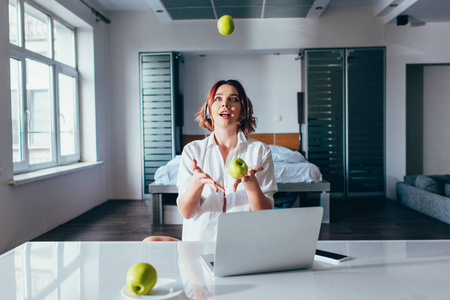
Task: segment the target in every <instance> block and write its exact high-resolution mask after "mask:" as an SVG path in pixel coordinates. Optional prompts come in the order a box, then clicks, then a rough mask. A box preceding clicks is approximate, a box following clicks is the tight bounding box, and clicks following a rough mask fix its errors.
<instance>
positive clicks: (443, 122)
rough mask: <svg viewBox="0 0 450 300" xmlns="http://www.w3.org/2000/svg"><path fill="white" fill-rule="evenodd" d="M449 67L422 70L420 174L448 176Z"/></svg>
mask: <svg viewBox="0 0 450 300" xmlns="http://www.w3.org/2000/svg"><path fill="white" fill-rule="evenodd" d="M449 83H450V66H425V67H424V91H423V92H424V96H423V99H424V100H423V102H424V103H423V106H424V110H423V171H424V174H449V173H450V130H449V129H450V84H449Z"/></svg>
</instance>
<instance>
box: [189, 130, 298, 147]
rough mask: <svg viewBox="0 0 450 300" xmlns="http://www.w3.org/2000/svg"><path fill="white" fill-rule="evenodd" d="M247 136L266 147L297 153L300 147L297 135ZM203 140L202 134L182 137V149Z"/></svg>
mask: <svg viewBox="0 0 450 300" xmlns="http://www.w3.org/2000/svg"><path fill="white" fill-rule="evenodd" d="M248 136H249V137H251V138H254V139H255V140H258V141H261V142H263V143H265V144H267V145H277V146H283V147H286V148H288V149H291V150H294V151H298V150H299V147H300V141H299V134H298V133H254V134H249V135H248ZM204 138H205V135H203V134H197V135H183V147H184V145H186V144H187V143H189V142H192V141H194V140H201V139H204Z"/></svg>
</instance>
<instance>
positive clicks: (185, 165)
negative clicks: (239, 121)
mask: <svg viewBox="0 0 450 300" xmlns="http://www.w3.org/2000/svg"><path fill="white" fill-rule="evenodd" d="M236 157H239V158H242V159H243V160H244V161H245V162H246V163H247V165H248V166H249V167H253V166H261V167H263V170H262V171H259V172H257V173H256V175H255V176H256V178H257V180H258V183H259V185H260V187H261V190H262V192H263V193H264V195H265V196H266V197H267V198H269V199H270V200H271V202H272V207H273V203H274V202H273V195H274V194H275V193H276V192H277V191H278V187H277V184H276V181H275V177H274V167H273V161H272V154H271V151H270V148H269V146H267V145H266V144H264V143H262V142H259V141H257V140H254V139H252V138H248V137H245V135H244V134H243V132H242V131H239V133H238V144H237V146H236V148H235V149H234V150H233V151H232V152H231V153H230V154H229V155H228V157H227V161H226V163H225V164H224V163H223V158H222V155H221V154H220V150H219V146H218V145H217V143H216V141H215V139H214V133H212V134H211V135H210V136H208V137H207V138H205V139H203V140H198V141H193V142H191V143H189V144H187V145H186V146H185V147H184V149H183V153H182V155H181V162H180V167H179V170H178V179H177V187H178V198H177V202H178V199H180V197H181V196H182V195H183V194H184V193H185V192H186V190H187V188H188V186H189V184H190V182H191V178H192V175H193V171H192V162H193V159H196V160H197V165H198V167H200V168H201V169H202V170H203V172H205V173H207V174H209V176H210V177H211V178H212V179H213V180H215V181H216V182H217V183H218V184H220V185H222V186H223V187H224V188H225V194H226V200H227V201H226V204H227V207H226V212H227V213H228V212H237V211H249V210H250V203H249V202H248V199H247V193H246V191H245V187H244V184H243V183H240V184H239V185H238V187H237V190H236V193H234V192H233V185H234V182H235V181H236V179H234V178H233V177H231V175H230V174H229V172H228V165H229V163H230V162H231V160H233V159H234V158H236ZM223 201H224V193H223V192H222V191H221V190H218V191H217V192H215V191H214V189H212V188H211V187H210V186H209V185H205V186H204V188H203V191H202V195H201V199H200V204H199V208H198V211H197V214H196V215H195V216H194V217H193V218H191V219H189V220H187V219H184V220H183V234H182V240H183V241H215V240H216V232H217V220H218V217H219V215H220V214H221V213H222V211H223Z"/></svg>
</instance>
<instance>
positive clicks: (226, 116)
mask: <svg viewBox="0 0 450 300" xmlns="http://www.w3.org/2000/svg"><path fill="white" fill-rule="evenodd" d="M240 115H241V101H240V99H239V95H238V92H237V91H236V89H235V88H234V87H233V86H232V85H228V84H224V85H221V86H220V87H219V88H218V89H217V91H216V94H215V95H214V99H213V103H212V105H211V116H212V118H213V121H214V126H237V124H238V121H240Z"/></svg>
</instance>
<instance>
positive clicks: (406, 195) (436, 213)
mask: <svg viewBox="0 0 450 300" xmlns="http://www.w3.org/2000/svg"><path fill="white" fill-rule="evenodd" d="M403 180H404V181H402V182H397V201H398V202H399V203H401V204H403V205H405V206H408V207H410V208H412V209H414V210H417V211H419V212H421V213H423V214H426V215H428V216H430V217H433V218H435V219H438V220H440V221H442V222H445V223H447V224H450V175H448V174H447V175H413V176H404V178H403Z"/></svg>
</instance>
